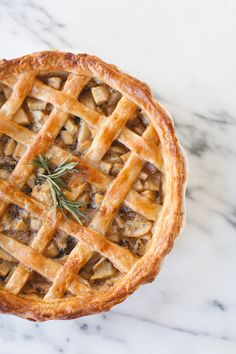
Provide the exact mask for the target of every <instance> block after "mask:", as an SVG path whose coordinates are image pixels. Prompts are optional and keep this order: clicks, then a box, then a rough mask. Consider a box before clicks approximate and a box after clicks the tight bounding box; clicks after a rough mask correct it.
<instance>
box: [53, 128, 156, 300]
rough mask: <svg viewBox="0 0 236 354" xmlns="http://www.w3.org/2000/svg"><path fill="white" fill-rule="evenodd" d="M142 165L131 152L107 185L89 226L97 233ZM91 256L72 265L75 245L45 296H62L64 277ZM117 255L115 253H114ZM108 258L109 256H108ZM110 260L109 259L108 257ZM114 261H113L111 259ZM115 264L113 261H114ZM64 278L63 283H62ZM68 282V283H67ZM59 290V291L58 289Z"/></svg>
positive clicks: (77, 254)
mask: <svg viewBox="0 0 236 354" xmlns="http://www.w3.org/2000/svg"><path fill="white" fill-rule="evenodd" d="M149 134H152V128H151V127H148V128H147V129H146V131H145V132H144V134H143V135H144V137H145V138H148V136H149ZM142 167H143V162H142V161H141V160H139V159H138V157H137V156H136V155H135V154H134V153H132V154H131V155H130V157H129V159H128V161H127V162H126V163H125V165H124V167H123V169H122V170H121V172H120V173H119V175H118V176H117V178H116V179H115V180H114V181H113V182H112V183H111V184H110V185H109V187H108V190H107V193H106V196H105V198H104V199H103V201H102V204H101V206H100V208H99V209H98V212H97V214H96V215H95V217H94V218H93V220H92V222H91V223H90V227H91V228H92V229H94V230H95V231H97V232H99V234H102V235H104V234H105V233H106V231H107V229H108V227H109V225H110V223H111V221H112V220H113V218H114V216H115V214H116V212H117V210H118V208H119V206H120V205H121V203H122V202H123V200H125V198H126V196H127V194H128V192H129V190H130V189H131V186H132V184H133V183H134V181H135V180H136V178H137V176H138V175H139V173H140V172H141V169H142ZM91 256H92V252H90V254H89V253H88V252H86V254H85V256H84V260H83V261H81V262H80V263H77V267H73V265H74V264H75V260H76V259H77V258H79V259H81V258H82V254H81V249H80V245H77V246H76V247H75V249H74V250H73V253H71V254H70V255H69V257H68V259H67V260H66V262H65V264H64V265H63V267H62V268H61V270H60V272H59V274H58V276H57V279H56V280H55V281H54V283H53V285H52V287H51V289H50V290H49V292H50V295H48V296H47V298H55V295H56V294H57V295H58V294H60V296H62V295H63V294H64V293H63V292H62V290H63V291H64V292H65V291H66V287H65V279H67V278H70V279H73V276H72V274H73V270H74V276H75V274H76V273H77V272H78V271H79V269H80V267H81V266H82V265H83V264H85V263H86V261H87V260H88V259H89V258H90V257H91ZM116 256H117V255H116ZM109 259H110V258H109ZM110 260H111V259H110ZM112 262H113V263H114V261H112ZM114 264H115V263H114ZM63 279H64V284H63ZM67 284H68V283H67ZM60 290H61V291H60Z"/></svg>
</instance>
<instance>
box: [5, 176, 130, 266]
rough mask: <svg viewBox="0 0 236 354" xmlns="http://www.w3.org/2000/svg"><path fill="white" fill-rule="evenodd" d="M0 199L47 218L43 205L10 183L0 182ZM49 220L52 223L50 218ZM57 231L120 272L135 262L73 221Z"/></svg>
mask: <svg viewBox="0 0 236 354" xmlns="http://www.w3.org/2000/svg"><path fill="white" fill-rule="evenodd" d="M0 198H2V199H3V200H5V201H7V202H10V203H13V204H16V205H18V206H19V207H21V208H23V209H26V210H27V211H29V212H30V213H31V214H33V215H34V216H36V217H38V218H43V219H45V218H46V217H47V218H48V215H47V211H46V215H45V207H46V206H45V205H44V204H43V203H40V202H38V201H36V200H35V199H33V198H32V197H30V196H28V195H26V194H24V193H23V192H21V191H20V190H19V189H17V188H15V187H14V186H13V185H12V184H11V183H10V182H7V181H3V180H0ZM50 220H51V221H52V219H51V218H50V219H49V221H50ZM59 229H61V230H63V231H65V232H66V233H67V234H68V235H71V236H74V237H75V238H77V239H78V240H79V241H80V242H81V243H82V244H84V245H85V246H87V247H88V248H90V249H91V250H92V251H96V252H99V253H101V254H102V255H103V256H104V257H106V258H108V259H109V260H110V261H111V262H112V263H113V264H114V265H115V267H116V268H117V269H118V270H120V271H121V272H127V271H128V270H129V269H130V267H131V266H132V265H133V264H134V263H135V262H136V257H135V256H133V255H132V253H131V252H130V251H128V250H127V249H124V248H122V247H120V246H118V245H116V244H114V243H112V242H110V241H108V240H107V239H106V238H105V237H104V236H103V235H100V234H99V233H97V232H95V231H93V230H92V229H90V228H88V227H86V226H81V225H79V224H78V223H77V222H75V221H73V220H71V222H70V223H68V222H67V221H66V220H64V221H63V222H62V223H61V224H60V225H59Z"/></svg>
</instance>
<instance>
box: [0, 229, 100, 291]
mask: <svg viewBox="0 0 236 354" xmlns="http://www.w3.org/2000/svg"><path fill="white" fill-rule="evenodd" d="M0 247H2V248H3V249H4V250H5V251H6V252H7V253H9V254H10V255H11V256H13V257H14V258H16V259H17V260H18V261H19V262H21V263H22V264H23V266H24V267H26V268H30V269H32V270H33V271H35V272H37V273H39V274H41V275H42V276H43V277H45V278H46V279H47V280H50V281H51V282H53V281H54V279H55V278H56V275H57V273H58V272H59V270H60V269H61V267H62V266H61V264H59V263H58V262H56V261H53V260H51V259H49V258H47V257H44V256H42V255H41V254H40V253H38V252H36V251H35V250H34V249H33V248H31V247H29V246H27V245H24V244H22V243H20V242H19V241H16V240H15V239H13V238H11V237H8V236H6V235H4V234H2V233H0ZM20 267H21V268H20V269H21V270H24V268H23V267H22V266H20ZM82 281H83V280H82V279H80V278H79V277H78V276H77V277H75V278H74V279H73V280H72V282H71V283H70V285H69V288H68V289H69V291H70V292H72V293H73V294H75V295H81V296H83V295H85V293H86V294H88V293H90V292H91V293H94V292H95V291H94V290H92V289H90V288H89V287H88V286H86V285H84V284H83V283H82Z"/></svg>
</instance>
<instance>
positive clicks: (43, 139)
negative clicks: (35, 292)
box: [0, 75, 89, 294]
mask: <svg viewBox="0 0 236 354" xmlns="http://www.w3.org/2000/svg"><path fill="white" fill-rule="evenodd" d="M88 80H89V79H88V78H87V77H85V76H77V75H70V76H69V77H68V79H67V81H66V83H65V87H64V91H65V92H67V93H70V95H72V96H75V97H77V96H78V94H79V93H80V91H81V90H82V89H83V87H84V85H85V84H86V83H87V82H88ZM67 118H68V114H67V113H64V112H61V111H58V110H57V109H53V111H52V113H51V114H50V116H49V117H48V120H47V121H46V123H45V124H44V126H43V127H42V129H41V130H40V131H39V133H38V134H36V136H35V139H34V140H33V143H32V144H31V146H30V149H28V151H27V152H26V154H24V155H23V157H22V158H21V159H20V161H19V163H18V165H17V167H16V168H15V170H14V171H13V173H12V174H11V176H10V180H11V181H13V182H14V183H15V184H16V185H18V186H19V187H20V188H21V187H22V186H23V185H24V183H25V182H26V181H27V180H28V178H29V176H30V174H31V173H32V171H33V169H34V166H33V164H32V161H33V160H34V158H35V157H36V156H37V155H38V154H39V153H41V154H43V153H44V152H45V151H46V150H47V149H48V147H49V146H50V145H51V143H52V142H54V140H55V138H56V136H57V134H58V133H59V131H60V129H61V127H63V125H64V124H65V122H66V120H67ZM2 203H3V202H2ZM6 206H7V203H4V204H1V203H0V211H1V212H3V210H4V208H6ZM52 219H53V218H52ZM60 221H61V215H60V214H57V219H56V220H55V221H54V220H53V222H52V221H49V220H48V219H46V220H45V222H44V223H43V225H42V227H41V228H40V230H39V232H38V234H37V236H36V237H35V238H34V240H33V242H32V244H31V247H32V248H33V249H35V250H36V251H38V252H39V253H42V252H43V251H44V250H45V248H46V247H47V245H48V244H49V242H50V240H51V238H52V237H53V235H54V233H55V232H56V230H57V227H58V224H59V222H60ZM30 274H31V272H29V271H27V270H25V269H22V267H21V266H20V265H19V266H18V267H17V268H16V269H15V271H14V272H13V274H12V276H11V277H10V279H9V281H8V282H7V284H6V287H5V288H6V289H8V290H9V291H11V292H12V293H14V294H17V293H19V291H20V290H21V288H22V287H23V286H24V284H25V283H26V281H27V280H28V279H29V276H30Z"/></svg>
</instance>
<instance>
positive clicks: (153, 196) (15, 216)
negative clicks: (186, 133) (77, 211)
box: [0, 51, 186, 321]
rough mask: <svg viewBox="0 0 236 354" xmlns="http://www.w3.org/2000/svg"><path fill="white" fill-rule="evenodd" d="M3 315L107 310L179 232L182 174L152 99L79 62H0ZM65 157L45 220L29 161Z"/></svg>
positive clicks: (101, 68) (164, 118)
mask: <svg viewBox="0 0 236 354" xmlns="http://www.w3.org/2000/svg"><path fill="white" fill-rule="evenodd" d="M0 107H1V108H0V132H1V133H0V156H1V157H0V158H1V160H0V218H1V222H0V279H1V282H0V284H1V287H0V311H1V312H2V313H8V314H15V315H17V316H20V317H23V318H27V319H30V320H34V321H45V320H51V319H71V318H76V317H80V316H84V315H89V314H94V313H99V312H102V311H107V310H109V309H110V308H111V307H112V306H114V305H116V304H118V303H120V302H121V301H123V300H124V299H125V298H126V297H127V296H128V295H130V294H131V293H133V292H134V291H135V290H136V289H137V288H138V287H139V286H140V285H141V284H144V283H147V282H151V281H153V280H154V278H155V276H156V275H157V273H158V272H159V270H160V265H161V261H162V259H163V258H164V256H165V255H166V254H167V253H168V252H169V251H170V250H171V248H172V246H173V243H174V240H175V238H176V236H177V235H178V234H179V232H180V230H181V227H182V225H183V218H184V210H183V203H184V191H185V182H186V165H185V159H184V157H183V153H182V151H181V148H180V146H179V143H178V140H177V138H176V135H175V130H174V126H173V122H172V120H171V118H170V116H169V115H168V114H167V112H166V111H165V110H164V109H163V108H162V107H161V106H160V105H159V104H158V102H157V101H156V100H154V99H153V97H152V94H151V91H150V89H149V87H148V86H147V85H146V84H145V83H143V82H141V81H139V80H137V79H135V78H133V77H131V76H129V75H127V74H125V73H123V72H121V71H120V70H118V69H117V68H116V67H115V66H114V65H110V64H107V63H105V62H103V61H102V60H100V59H98V58H97V57H95V56H90V55H87V54H72V53H62V52H58V51H44V52H39V53H35V54H31V55H27V56H24V57H21V58H17V59H13V60H2V61H0ZM39 154H42V155H46V156H47V157H48V158H49V159H50V162H51V163H52V165H53V166H54V167H55V166H58V165H59V164H60V163H61V162H62V161H63V160H65V159H66V158H68V157H70V160H71V161H75V162H78V168H79V172H78V173H77V172H76V173H71V174H68V176H67V179H66V182H67V183H68V188H69V189H68V190H67V192H66V193H67V195H68V198H71V199H73V200H77V199H80V198H81V199H82V200H84V201H85V203H86V204H85V207H83V208H84V212H85V213H87V214H88V215H89V219H90V221H89V222H87V221H85V220H83V219H82V225H80V224H79V223H78V222H76V221H75V220H72V219H71V221H70V222H69V221H67V220H66V219H65V218H64V217H63V215H62V214H61V212H60V211H57V215H56V219H55V218H54V216H53V212H52V208H51V204H52V200H51V195H50V191H49V189H48V185H47V183H45V184H40V183H39V182H38V180H37V173H38V170H37V171H35V166H33V164H32V161H33V160H34V159H35V158H36V157H37V156H38V155H39Z"/></svg>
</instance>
